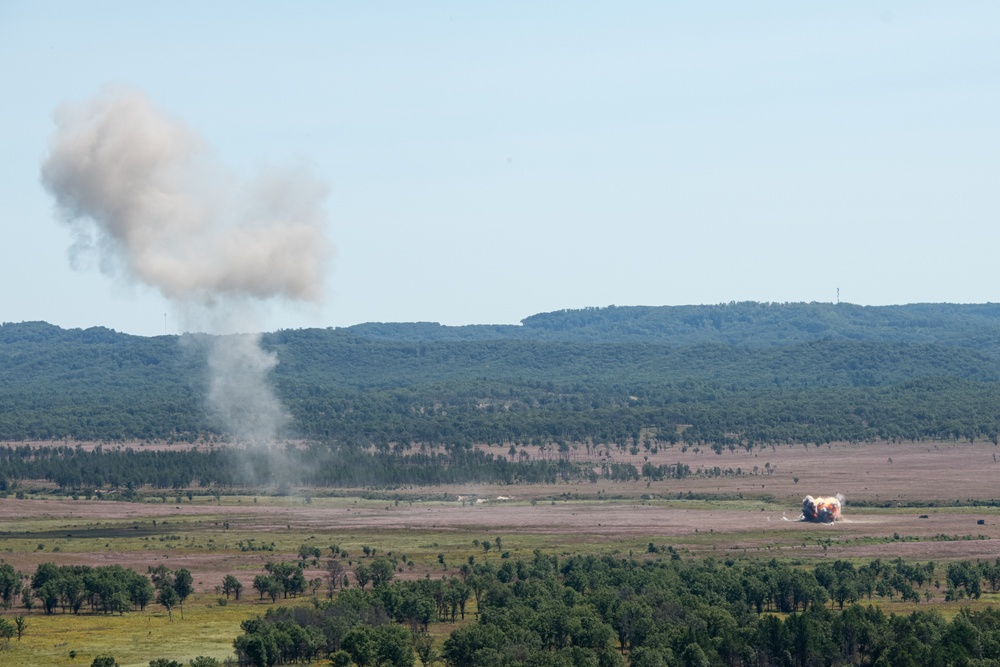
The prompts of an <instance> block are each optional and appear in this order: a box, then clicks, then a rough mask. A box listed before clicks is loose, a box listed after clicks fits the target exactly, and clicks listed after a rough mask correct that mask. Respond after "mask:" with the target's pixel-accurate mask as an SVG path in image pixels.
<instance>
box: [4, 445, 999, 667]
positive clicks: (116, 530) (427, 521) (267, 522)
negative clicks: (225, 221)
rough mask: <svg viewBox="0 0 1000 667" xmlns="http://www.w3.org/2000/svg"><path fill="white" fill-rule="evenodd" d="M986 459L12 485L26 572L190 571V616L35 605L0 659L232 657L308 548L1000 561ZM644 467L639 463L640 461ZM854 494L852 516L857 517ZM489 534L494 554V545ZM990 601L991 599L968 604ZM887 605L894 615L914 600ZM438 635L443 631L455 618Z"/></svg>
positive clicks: (934, 593) (768, 457)
mask: <svg viewBox="0 0 1000 667" xmlns="http://www.w3.org/2000/svg"><path fill="white" fill-rule="evenodd" d="M996 450H997V448H996V447H994V446H993V445H992V444H976V445H970V444H968V443H961V444H959V443H895V444H884V443H883V444H877V445H848V444H841V445H835V446H829V447H826V446H824V447H819V448H817V447H803V446H801V445H799V446H795V447H777V448H768V449H766V450H756V451H752V452H745V451H742V450H739V451H735V452H729V451H726V452H724V453H722V454H721V455H719V454H715V453H714V452H711V451H708V452H706V451H697V452H696V451H693V450H691V449H689V450H687V451H681V450H680V449H675V450H661V451H660V452H659V453H658V454H657V455H656V459H655V461H654V462H656V463H665V462H670V463H676V462H678V461H681V462H684V463H687V464H689V465H691V466H692V468H693V469H696V468H697V467H701V468H710V467H713V466H724V467H726V468H730V467H731V468H737V467H739V468H740V469H741V470H743V471H753V470H754V467H755V466H756V468H757V472H756V473H753V474H750V473H747V474H744V475H742V476H732V477H726V476H720V477H711V478H708V477H692V478H689V479H685V480H666V481H664V482H656V483H647V482H645V481H641V482H629V483H622V484H615V483H610V482H607V481H600V482H598V483H587V482H579V483H572V484H555V485H550V486H522V487H511V486H495V487H490V486H485V487H484V486H478V487H450V488H433V489H420V488H405V489H392V490H384V491H381V492H373V491H371V490H369V491H366V492H364V493H358V494H356V495H354V496H352V495H350V493H349V492H347V491H341V492H338V493H337V494H336V495H334V494H331V493H330V492H328V491H326V492H324V491H322V490H317V489H302V490H300V491H299V492H298V493H297V494H295V495H290V496H282V497H276V496H268V495H264V494H260V495H257V496H253V495H245V496H238V495H224V496H222V497H221V498H218V499H216V498H214V497H212V496H208V495H194V494H193V497H192V498H191V499H189V498H188V497H187V496H186V494H185V495H184V496H183V497H181V498H180V499H178V498H177V497H176V496H175V495H174V494H171V495H169V496H167V497H166V498H163V497H161V495H160V494H159V493H152V492H149V491H147V498H146V500H145V501H144V502H132V503H125V502H112V501H106V500H105V501H102V500H96V499H89V500H88V499H84V498H78V499H75V500H74V499H72V498H68V497H65V496H58V495H55V494H53V493H51V490H50V489H47V488H46V487H45V485H42V484H40V485H38V486H37V487H29V485H24V487H23V490H24V492H25V497H24V498H23V499H19V498H14V497H7V498H0V559H2V560H3V561H4V562H6V563H10V564H11V565H13V566H14V567H15V568H16V569H17V570H20V571H22V572H26V573H31V572H33V571H34V569H35V568H36V567H37V565H38V564H39V563H42V562H55V563H57V564H59V565H71V564H88V565H108V564H112V563H117V564H121V565H124V566H126V567H132V568H134V569H136V570H137V571H139V572H146V569H147V567H149V566H151V565H153V566H155V565H160V564H164V565H166V566H167V567H168V568H171V569H177V568H181V567H184V568H187V569H189V570H190V571H191V572H192V573H193V575H194V580H195V582H194V583H195V590H196V593H195V596H194V597H193V598H192V599H190V600H189V601H188V602H187V603H186V604H185V610H184V616H185V618H184V620H183V621H182V620H181V619H180V615H179V613H177V612H176V611H175V614H174V616H175V620H174V622H173V623H171V622H169V621H168V619H167V616H166V612H165V611H163V610H162V608H161V607H159V606H157V605H151V606H150V607H149V608H148V609H147V611H146V612H144V613H126V614H125V615H123V616H103V615H98V616H94V615H87V614H81V615H79V616H73V615H63V614H61V613H57V614H55V615H53V616H44V615H42V614H40V613H39V612H38V610H37V609H36V610H33V611H32V612H31V613H30V614H29V615H28V623H29V625H28V630H27V633H26V634H25V636H24V638H23V640H22V641H20V642H18V641H16V640H15V641H12V642H11V643H10V644H9V647H7V648H6V649H5V650H4V651H3V652H2V653H0V664H4V665H6V664H11V665H25V666H27V667H31V666H34V665H38V666H39V667H42V666H44V667H49V666H53V665H89V664H90V662H91V661H92V660H93V657H94V656H95V655H97V654H112V655H114V656H115V657H116V658H117V659H118V660H119V662H120V663H121V664H122V665H147V664H148V662H149V660H151V659H153V658H157V657H166V658H171V659H178V660H181V659H183V660H188V659H190V658H192V657H194V656H197V655H209V656H214V657H218V658H225V657H227V656H230V655H232V640H233V638H234V637H235V636H236V635H237V634H238V633H239V624H240V622H241V621H243V620H244V619H246V618H249V617H252V616H254V615H255V614H260V613H263V611H264V610H265V609H266V608H267V607H268V606H270V605H269V603H262V602H259V601H258V600H257V594H256V592H255V591H253V590H252V588H251V585H252V581H253V578H254V576H256V575H257V574H260V573H261V572H262V571H263V570H262V568H263V566H264V564H265V563H266V562H267V561H280V560H286V561H287V560H295V559H296V558H297V554H298V549H299V547H300V546H301V545H304V544H305V545H309V546H315V547H318V548H320V549H321V551H322V552H323V558H324V559H325V558H328V557H329V556H330V555H331V554H332V552H331V550H330V548H329V547H331V546H337V547H339V548H340V549H341V550H342V551H346V552H347V554H348V555H347V557H346V558H344V559H343V560H344V562H345V566H347V567H348V568H350V567H351V566H353V565H354V564H356V563H357V560H358V558H360V557H361V556H362V553H363V549H364V548H365V547H368V548H369V549H372V548H374V549H375V550H376V551H377V553H379V554H386V555H387V554H390V553H391V554H392V556H393V557H395V558H397V559H398V560H399V562H400V566H401V568H402V572H399V573H397V574H396V576H397V577H399V578H418V577H424V576H427V575H430V576H432V577H436V576H442V575H445V574H447V575H455V574H457V573H458V569H459V567H460V566H461V565H462V564H463V563H467V562H468V561H469V559H470V558H474V559H476V561H477V562H481V561H483V560H491V561H496V562H497V563H499V562H500V560H501V557H502V554H503V553H504V552H506V553H507V555H508V556H509V557H512V558H518V557H522V558H531V556H532V554H533V552H534V551H535V550H536V549H537V550H541V551H543V552H545V553H553V554H560V555H571V554H581V553H600V554H615V555H621V556H632V557H637V558H639V557H653V556H654V555H651V554H647V552H648V550H649V546H650V544H652V545H653V546H654V547H655V548H656V549H659V548H661V547H662V548H666V547H670V548H672V549H674V550H675V551H677V552H679V553H680V554H681V555H682V556H683V557H700V556H706V555H712V556H716V557H725V558H741V557H747V558H758V557H761V558H768V559H770V558H778V559H785V560H789V561H792V562H812V561H814V560H818V559H833V558H845V559H851V560H854V561H856V562H859V563H860V562H865V561H867V560H870V559H872V558H883V559H886V558H889V559H891V558H895V557H897V556H900V557H903V558H905V559H907V560H910V561H926V560H935V561H947V560H952V559H989V560H993V559H995V558H996V557H997V555H998V553H1000V552H998V549H997V546H996V545H997V542H996V540H997V539H998V538H1000V508H997V507H992V506H984V503H987V504H989V503H991V502H992V500H993V499H992V498H991V495H992V494H994V493H995V485H994V484H993V478H994V476H995V473H996V471H997V470H1000V469H996V468H995V466H996V465H997V464H996V463H995V462H994V457H993V454H994V453H995V452H996ZM624 458H625V459H629V458H630V457H629V455H624ZM642 460H643V456H642V455H640V456H639V457H637V458H635V462H636V463H637V464H638V465H639V466H640V467H641V463H642ZM765 464H766V467H765ZM765 470H766V471H767V472H766V473H765V472H764V471H765ZM836 492H843V493H846V494H847V505H846V507H845V510H844V520H843V521H840V522H838V523H836V524H833V525H829V526H827V525H815V524H807V523H801V522H798V521H796V519H797V518H798V515H799V511H800V503H801V498H802V496H804V495H805V494H807V493H809V494H812V495H830V494H833V493H836ZM360 496H366V497H360ZM852 498H855V499H858V500H862V501H864V506H862V507H852V505H851V499H852ZM178 500H179V502H178ZM980 521H982V524H980V523H979V522H980ZM497 538H500V540H501V547H500V548H499V549H498V548H497V547H496V539H497ZM477 542H478V543H479V544H477ZM484 542H489V543H490V545H491V547H490V549H489V550H488V551H487V550H485V549H484V548H483V547H482V544H483V543H484ZM442 559H443V561H444V563H443V564H442V563H441V560H442ZM410 563H412V565H411V564H410ZM321 564H322V563H320V565H321ZM227 574H233V575H235V576H237V577H238V578H239V579H240V580H241V582H242V583H243V584H244V587H245V592H244V597H245V600H243V601H241V602H240V603H238V604H237V603H233V602H230V603H229V604H227V605H225V606H221V605H220V604H219V603H218V599H219V597H220V596H219V594H218V593H217V592H216V587H217V586H219V585H220V584H221V582H222V579H223V577H225V576H226V575H227ZM321 575H322V569H321V568H320V567H309V568H307V570H306V576H307V578H310V579H311V578H314V577H320V576H321ZM924 592H926V593H930V595H931V598H930V599H929V600H927V599H924V600H923V601H922V602H921V604H920V607H921V608H926V607H927V605H928V604H930V605H933V606H934V607H935V608H937V609H940V610H941V611H942V613H944V614H945V615H952V614H954V613H956V612H957V610H958V609H959V608H960V607H961V606H969V605H970V601H968V600H965V601H962V602H955V603H951V602H949V603H946V602H944V600H943V589H942V590H938V589H936V588H934V587H933V586H930V587H928V588H927V589H926V591H921V593H924ZM320 594H321V595H322V591H321V592H320ZM996 601H997V599H996V597H995V596H994V595H992V594H987V595H984V596H983V598H982V599H981V600H979V601H976V602H974V603H971V606H973V607H976V606H984V605H991V604H994V603H995V602H996ZM279 603H280V601H279ZM885 606H886V608H887V610H889V611H898V612H908V611H911V610H912V609H913V608H914V606H913V605H911V604H903V603H889V604H887V605H885ZM5 613H6V614H8V615H13V614H21V613H24V612H23V610H19V609H15V610H12V611H10V612H5ZM433 629H434V633H435V635H436V636H439V637H444V636H445V635H446V633H447V632H448V631H449V630H450V629H451V626H443V625H436V626H434V627H433ZM71 652H75V657H71Z"/></svg>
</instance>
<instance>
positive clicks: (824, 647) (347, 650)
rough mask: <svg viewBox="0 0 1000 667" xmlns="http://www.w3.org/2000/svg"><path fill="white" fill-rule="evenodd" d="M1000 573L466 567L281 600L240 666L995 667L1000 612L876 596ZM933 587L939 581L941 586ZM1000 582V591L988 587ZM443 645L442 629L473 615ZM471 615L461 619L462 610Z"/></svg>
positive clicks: (541, 558) (253, 624)
mask: <svg viewBox="0 0 1000 667" xmlns="http://www.w3.org/2000/svg"><path fill="white" fill-rule="evenodd" d="M997 571H1000V562H998V563H994V564H982V563H970V562H958V563H951V564H949V565H948V567H947V568H946V571H945V572H939V571H938V566H936V565H935V564H934V563H907V562H904V561H902V560H901V559H897V560H895V561H892V562H883V561H880V560H875V561H872V562H870V563H867V564H865V565H861V566H856V565H854V564H853V563H850V562H847V561H834V562H830V563H821V564H819V565H816V566H815V567H802V566H799V567H796V566H792V565H790V564H787V563H779V562H777V561H770V562H758V561H742V560H741V561H732V560H728V561H724V562H723V561H718V560H715V559H711V558H709V559H705V560H694V561H683V560H682V559H680V557H679V556H678V555H676V554H672V555H671V557H670V558H667V559H656V560H647V561H635V560H624V559H619V558H614V557H610V556H605V557H597V556H578V557H570V558H564V559H559V558H557V557H555V556H550V555H545V554H541V553H539V552H536V553H535V555H534V558H533V559H529V560H516V561H515V560H512V559H511V560H504V562H503V563H502V565H500V566H497V565H496V564H494V563H486V564H475V565H473V566H471V567H470V566H463V568H462V573H461V576H459V577H452V578H449V579H445V580H434V581H432V580H429V579H424V580H418V581H411V582H391V581H389V580H385V581H382V582H380V583H377V584H375V585H374V586H373V588H372V589H369V590H363V589H360V588H350V589H347V590H344V591H341V592H340V593H339V594H338V595H337V596H336V597H334V598H333V599H332V600H329V601H326V602H315V603H314V604H313V605H312V606H310V607H294V608H286V607H279V608H275V609H272V610H269V611H268V612H267V614H266V615H265V616H264V617H259V618H257V619H255V620H250V621H247V622H245V623H244V624H243V631H244V632H243V634H242V635H240V636H239V637H238V638H237V639H236V640H235V642H234V646H235V648H236V651H237V656H238V658H239V662H240V665H244V666H251V665H253V666H257V665H260V666H266V665H283V664H292V663H296V662H299V661H305V660H313V659H316V658H320V657H322V658H329V659H330V660H331V662H332V664H334V665H342V666H344V667H347V666H348V665H350V664H352V663H353V664H356V665H358V666H359V667H367V666H369V665H383V666H387V667H388V666H396V667H412V665H414V664H415V656H419V657H420V659H421V661H422V663H423V664H432V663H433V662H434V661H437V660H439V659H443V660H444V662H445V664H446V665H449V667H483V666H486V667H491V666H498V667H507V666H513V665H541V666H548V665H552V666H554V667H578V666H580V667H582V666H586V667H614V666H624V665H626V664H628V665H632V666H635V667H655V666H660V665H674V664H678V665H725V666H727V667H737V666H743V665H747V666H749V665H775V666H777V665H781V666H787V667H802V666H806V665H883V664H884V665H927V666H932V667H933V666H937V665H940V666H941V667H944V666H945V665H957V664H970V665H976V664H983V665H986V664H996V661H998V660H1000V612H997V611H996V610H994V609H992V608H989V609H987V610H985V611H980V612H969V611H967V610H964V611H962V612H961V613H959V614H958V615H957V616H956V617H955V618H954V619H953V620H951V621H946V620H945V619H944V618H943V617H942V616H941V615H940V614H939V613H938V612H936V611H934V610H927V611H917V612H914V613H911V614H907V615H894V614H886V613H885V612H883V611H882V610H881V609H879V608H878V606H871V601H872V600H873V599H874V600H892V599H894V598H900V599H903V600H906V601H908V602H911V603H913V604H918V603H920V601H921V595H920V594H919V591H920V590H921V589H923V590H925V597H928V598H929V597H930V594H929V590H930V588H931V586H934V587H935V588H936V587H937V586H939V585H940V581H938V578H941V579H944V580H945V581H946V587H947V592H946V597H949V598H951V599H960V598H962V597H964V596H966V595H968V596H971V597H978V596H979V595H980V594H981V589H980V584H981V581H982V580H983V579H988V578H990V577H994V578H995V577H996V576H997V575H996V572H997ZM932 582H933V583H932ZM991 586H993V587H994V589H995V584H994V583H993V582H992V580H991ZM473 599H474V600H475V601H476V610H477V611H476V613H477V615H478V619H477V622H476V623H475V624H472V625H464V626H462V627H460V628H459V629H457V630H454V631H453V632H452V633H451V634H450V635H449V636H448V638H447V639H446V640H445V641H444V642H443V645H441V647H440V651H439V650H438V648H437V647H436V646H435V643H434V642H433V640H432V639H431V637H430V635H429V634H428V628H429V625H430V624H431V623H434V622H438V621H454V620H455V619H456V617H457V616H458V615H459V613H460V615H461V616H462V617H464V616H465V606H466V602H467V601H471V600H473ZM459 610H461V611H460V612H459Z"/></svg>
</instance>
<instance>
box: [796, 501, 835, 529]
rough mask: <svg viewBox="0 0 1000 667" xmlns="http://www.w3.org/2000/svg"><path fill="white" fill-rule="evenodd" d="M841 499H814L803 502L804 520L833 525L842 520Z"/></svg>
mask: <svg viewBox="0 0 1000 667" xmlns="http://www.w3.org/2000/svg"><path fill="white" fill-rule="evenodd" d="M840 507H841V502H840V498H813V497H812V496H806V497H805V499H804V500H803V501H802V518H803V519H805V520H806V521H815V522H817V523H833V522H834V521H836V520H837V519H839V518H840Z"/></svg>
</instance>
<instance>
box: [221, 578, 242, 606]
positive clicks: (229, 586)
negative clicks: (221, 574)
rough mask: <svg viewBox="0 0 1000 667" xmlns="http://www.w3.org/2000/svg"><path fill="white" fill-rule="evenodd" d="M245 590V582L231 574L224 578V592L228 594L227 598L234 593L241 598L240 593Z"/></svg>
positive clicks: (237, 597)
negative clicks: (242, 582)
mask: <svg viewBox="0 0 1000 667" xmlns="http://www.w3.org/2000/svg"><path fill="white" fill-rule="evenodd" d="M242 591H243V584H241V583H240V580H239V579H237V578H236V577H234V576H233V575H231V574H227V575H226V578H225V579H223V580H222V592H223V593H225V594H226V599H227V600H228V599H229V596H230V595H233V596H234V597H235V598H236V599H237V600H239V599H240V593H241V592H242Z"/></svg>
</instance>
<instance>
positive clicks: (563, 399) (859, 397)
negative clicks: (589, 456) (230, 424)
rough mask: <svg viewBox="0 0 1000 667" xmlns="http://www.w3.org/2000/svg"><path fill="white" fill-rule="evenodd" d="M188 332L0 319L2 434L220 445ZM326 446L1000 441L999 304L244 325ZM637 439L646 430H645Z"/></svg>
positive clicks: (276, 380)
mask: <svg viewBox="0 0 1000 667" xmlns="http://www.w3.org/2000/svg"><path fill="white" fill-rule="evenodd" d="M209 340H212V337H209V336H205V335H191V334H186V335H183V336H157V337H152V338H145V337H138V336H130V335H125V334H120V333H116V332H114V331H111V330H108V329H103V328H94V329H87V330H64V329H60V328H58V327H55V326H52V325H49V324H45V323H40V322H30V323H21V324H9V323H8V324H4V325H2V326H0V440H6V441H12V442H18V441H24V440H33V439H45V440H60V439H81V440H96V441H106V442H117V441H124V440H133V439H138V440H154V439H156V440H168V441H169V440H187V441H195V440H205V441H209V442H211V441H225V440H226V437H227V436H226V434H225V433H224V432H223V429H222V428H221V427H220V425H219V424H218V423H217V422H216V421H215V420H214V419H213V417H212V414H211V413H210V412H209V411H208V410H207V409H206V407H205V396H206V391H207V385H208V370H207V365H206V354H207V349H208V345H207V344H206V341H209ZM261 345H262V347H263V348H264V349H265V350H267V351H269V352H272V353H273V354H274V355H275V356H276V359H277V361H278V363H277V366H276V367H275V368H274V370H273V371H272V372H271V374H270V376H269V382H270V383H271V386H272V388H273V390H274V393H275V395H276V396H277V397H278V399H279V400H280V401H281V402H282V404H283V405H284V407H285V409H286V410H287V412H288V414H289V416H290V419H289V420H288V421H287V423H286V424H285V425H284V427H283V429H284V430H283V432H282V436H284V437H288V438H296V439H302V440H308V441H313V442H322V443H325V444H326V445H327V446H331V447H359V446H360V447H362V448H367V447H370V446H376V447H389V446H392V447H401V448H403V449H404V450H405V449H409V447H410V446H412V445H419V444H424V443H426V444H430V445H439V446H449V447H461V446H468V445H470V444H474V443H489V444H499V445H503V446H505V447H506V446H507V445H508V444H528V443H534V444H542V443H544V444H558V443H567V442H569V443H586V442H590V443H614V444H620V445H625V444H628V443H635V442H637V441H638V440H639V438H640V434H642V437H653V438H655V439H656V440H658V441H660V442H677V441H685V442H692V443H701V444H708V445H715V446H729V445H737V446H754V445H761V444H769V443H783V442H815V443H824V442H829V441H835V440H850V441H867V440H874V439H907V440H916V439H921V438H945V439H947V438H964V439H989V440H993V441H994V442H995V441H997V439H998V436H1000V353H998V352H1000V305H993V304H985V305H954V304H919V305H910V306H885V307H861V306H854V305H850V304H819V303H811V304H802V303H800V304H763V303H732V304H725V305H718V306H683V307H609V308H595V309H586V310H576V311H561V312H554V313H545V314H539V315H534V316H532V317H528V318H526V319H525V320H524V321H523V322H522V323H521V324H520V325H504V326H485V325H476V326H463V327H446V326H440V325H437V324H430V323H413V324H363V325H358V326H354V327H347V328H339V329H303V330H283V331H277V332H273V333H267V334H263V335H262V336H261ZM650 434H651V436H650Z"/></svg>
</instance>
